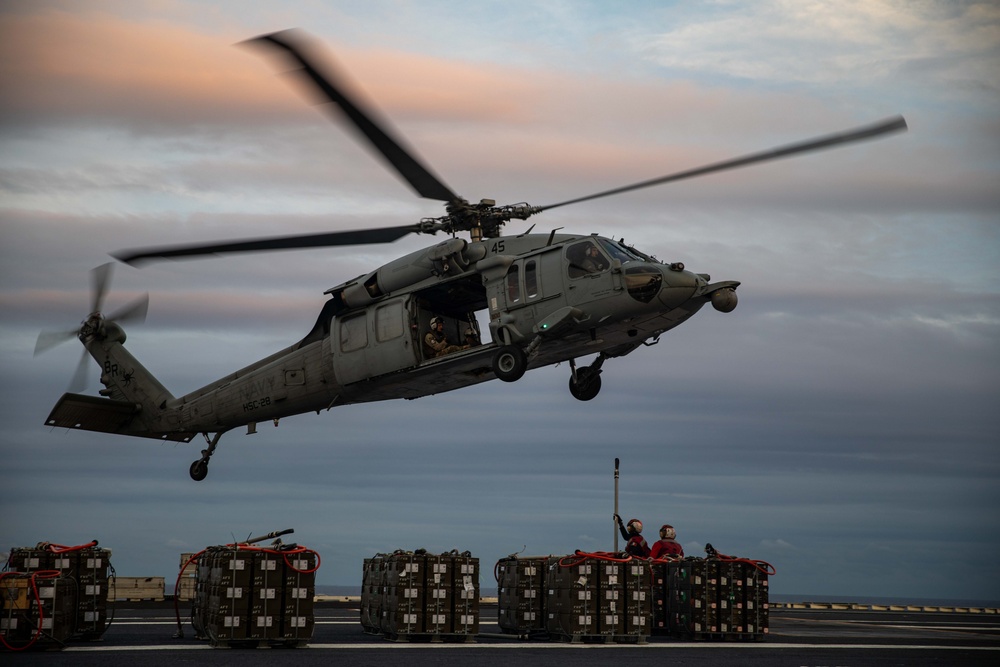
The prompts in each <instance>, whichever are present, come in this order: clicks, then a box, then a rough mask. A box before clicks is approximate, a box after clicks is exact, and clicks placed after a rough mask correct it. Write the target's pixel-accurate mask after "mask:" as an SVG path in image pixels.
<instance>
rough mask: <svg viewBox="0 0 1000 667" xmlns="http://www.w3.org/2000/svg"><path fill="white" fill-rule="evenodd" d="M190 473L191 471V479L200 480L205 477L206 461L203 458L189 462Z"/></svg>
mask: <svg viewBox="0 0 1000 667" xmlns="http://www.w3.org/2000/svg"><path fill="white" fill-rule="evenodd" d="M190 473H191V479H193V480H194V481H196V482H200V481H201V480H203V479H205V478H206V477H208V461H206V460H205V459H198V460H197V461H195V462H194V463H192V464H191V470H190Z"/></svg>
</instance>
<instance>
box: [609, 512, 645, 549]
mask: <svg viewBox="0 0 1000 667" xmlns="http://www.w3.org/2000/svg"><path fill="white" fill-rule="evenodd" d="M615 521H617V522H618V530H620V531H621V534H622V537H623V538H624V539H626V540H628V543H626V544H625V553H627V554H628V555H630V556H636V557H638V558H649V545H648V544H646V538H645V537H643V536H642V535H641V533H642V521H639V520H638V519H629V521H628V528H627V529H626V527H625V524H624V523H622V518H621V517H620V516H618V515H617V514H616V515H615Z"/></svg>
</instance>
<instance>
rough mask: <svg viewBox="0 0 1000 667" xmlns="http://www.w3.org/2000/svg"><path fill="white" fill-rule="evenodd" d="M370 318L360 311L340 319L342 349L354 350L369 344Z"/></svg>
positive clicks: (345, 350) (344, 350) (342, 350)
mask: <svg viewBox="0 0 1000 667" xmlns="http://www.w3.org/2000/svg"><path fill="white" fill-rule="evenodd" d="M367 324H368V318H366V317H365V313H360V314H358V315H354V316H351V317H348V318H345V319H343V320H341V321H340V351H341V352H354V351H355V350H360V349H362V348H364V347H367V345H368V326H367Z"/></svg>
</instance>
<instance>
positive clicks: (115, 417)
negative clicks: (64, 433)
mask: <svg viewBox="0 0 1000 667" xmlns="http://www.w3.org/2000/svg"><path fill="white" fill-rule="evenodd" d="M124 340H125V332H124V331H123V330H122V328H121V327H120V326H119V325H118V324H117V323H115V322H107V321H105V322H103V323H102V326H101V327H100V328H99V330H98V331H96V332H95V333H94V334H92V335H90V336H88V337H86V339H85V340H84V345H85V346H86V348H87V352H89V353H90V356H91V357H93V358H94V360H95V361H97V364H98V366H100V369H101V383H102V384H103V385H104V389H102V390H101V391H100V394H101V396H103V398H100V397H97V396H87V395H83V394H74V393H66V394H63V396H62V398H60V399H59V402H58V403H56V405H55V407H54V408H52V412H51V413H50V414H49V416H48V418H47V419H46V421H45V423H46V425H48V426H53V427H62V428H71V429H79V430H83V431H96V432H98V433H116V434H122V435H134V436H139V437H145V438H156V439H158V440H164V441H174V442H188V441H190V440H191V438H193V437H194V436H195V433H191V432H185V431H182V430H181V427H180V416H179V414H178V412H177V410H175V409H173V408H171V407H168V406H169V405H170V404H171V403H172V402H173V398H174V397H173V395H172V394H171V393H170V392H169V391H167V389H166V388H165V387H164V386H163V385H162V384H160V382H159V380H157V379H156V378H155V377H154V376H153V374H152V373H150V372H149V371H148V370H147V369H146V367H145V366H143V365H142V364H141V363H139V361H138V360H137V359H136V358H135V357H134V356H132V354H131V353H130V352H129V351H128V350H126V349H125V347H124V346H123V345H122V343H123V342H124Z"/></svg>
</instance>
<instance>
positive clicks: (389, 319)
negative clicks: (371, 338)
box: [375, 302, 403, 343]
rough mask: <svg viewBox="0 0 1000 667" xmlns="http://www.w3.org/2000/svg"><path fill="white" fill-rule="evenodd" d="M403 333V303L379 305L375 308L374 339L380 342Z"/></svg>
mask: <svg viewBox="0 0 1000 667" xmlns="http://www.w3.org/2000/svg"><path fill="white" fill-rule="evenodd" d="M402 335H403V304H402V303H401V302H397V303H390V304H388V305H385V306H379V308H378V309H376V310H375V340H377V341H379V342H380V343H382V342H385V341H387V340H392V339H394V338H399V337H400V336H402Z"/></svg>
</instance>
